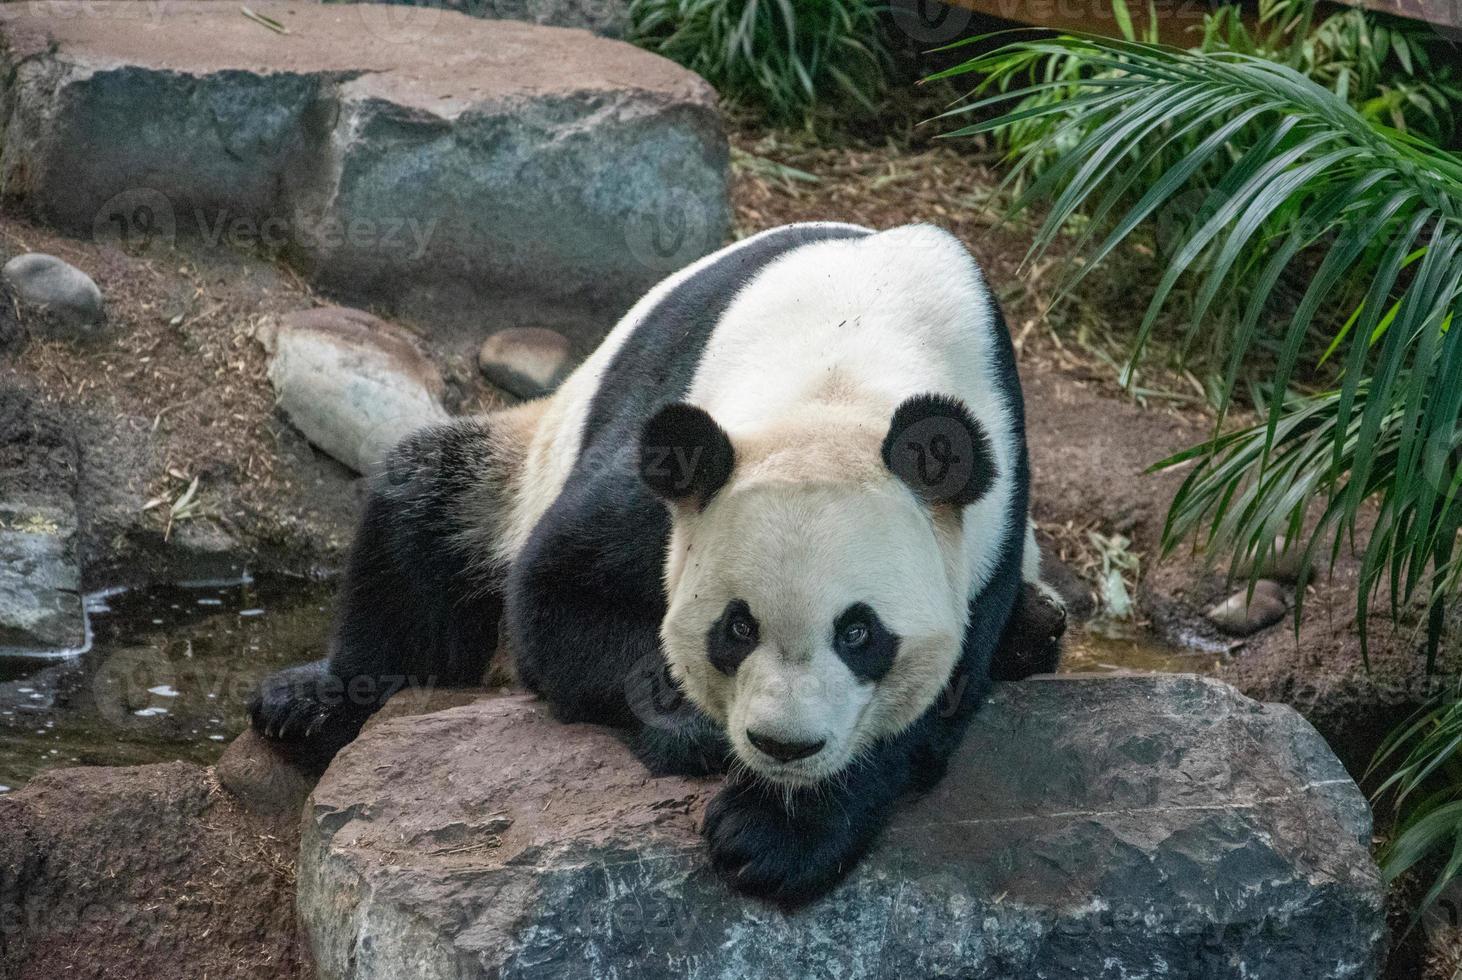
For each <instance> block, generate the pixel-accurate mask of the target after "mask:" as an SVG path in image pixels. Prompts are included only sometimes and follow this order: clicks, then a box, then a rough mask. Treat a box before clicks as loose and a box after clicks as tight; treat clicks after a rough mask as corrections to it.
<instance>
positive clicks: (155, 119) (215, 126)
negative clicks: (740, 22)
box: [0, 0, 729, 350]
mask: <svg viewBox="0 0 1462 980" xmlns="http://www.w3.org/2000/svg"><path fill="white" fill-rule="evenodd" d="M83 7H84V9H82V8H83ZM250 9H251V10H252V11H254V12H256V13H258V14H259V15H262V16H265V17H269V18H272V19H274V20H275V21H278V22H279V23H281V24H282V25H284V26H285V28H286V29H287V30H288V33H287V34H279V33H275V32H274V31H271V30H269V29H267V28H265V27H264V26H262V25H261V24H260V23H258V22H257V21H255V20H253V19H250V18H248V17H245V16H241V15H240V13H239V10H238V7H237V5H229V4H221V3H215V2H209V0H176V2H169V3H168V4H167V5H166V10H165V12H164V15H163V16H156V13H157V11H158V8H157V7H156V5H147V4H137V3H134V2H128V0H94V2H93V0H88V2H87V3H86V4H84V5H79V6H78V7H77V10H76V12H75V13H76V15H75V16H64V17H63V16H51V15H50V13H49V9H48V8H47V6H46V5H44V4H41V5H35V4H4V5H0V39H3V42H4V43H3V46H0V67H3V68H4V70H5V72H4V74H3V75H0V78H3V79H5V80H6V81H5V82H3V83H0V84H3V86H4V87H3V92H4V100H3V103H0V106H3V109H0V111H3V113H4V134H3V149H0V191H3V193H4V194H5V196H6V197H7V198H9V199H13V200H17V201H18V202H19V204H20V206H21V207H22V208H23V209H24V210H26V211H28V212H29V213H30V214H31V215H33V216H35V217H37V218H40V219H42V220H46V221H49V222H52V223H54V224H57V225H60V226H62V227H63V228H66V229H70V230H72V231H76V232H82V233H90V234H93V235H94V236H96V237H98V238H104V239H115V238H120V239H121V240H122V241H123V242H124V243H125V244H127V245H128V246H129V247H133V248H145V247H149V246H150V245H152V244H154V243H157V242H159V241H162V242H164V243H165V242H167V241H170V240H172V239H174V238H175V237H177V236H180V235H188V236H192V237H193V238H195V239H199V240H201V241H202V242H204V243H205V244H217V245H220V246H224V245H230V246H239V247H245V248H248V247H259V246H262V247H265V248H270V249H274V250H277V251H279V252H281V253H283V254H285V255H287V256H290V257H292V258H293V260H294V261H295V262H296V264H297V265H298V266H299V267H300V268H302V269H303V270H304V271H305V272H306V273H307V274H308V275H309V276H310V277H311V278H312V279H313V280H314V281H315V282H316V283H317V284H319V285H321V286H323V287H325V288H327V289H330V290H332V291H334V292H335V293H337V294H338V295H340V296H342V297H343V298H346V299H348V300H351V301H354V302H358V303H359V304H360V305H367V304H374V305H382V306H383V307H384V308H387V309H391V310H395V311H398V312H400V311H406V312H412V313H416V314H419V315H421V316H423V317H424V318H425V317H430V318H431V319H434V320H440V321H442V322H444V323H447V324H455V325H458V326H460V327H465V328H470V329H471V330H473V331H474V332H475V334H476V336H479V337H480V336H483V335H484V334H486V333H490V332H491V331H492V330H494V329H497V328H500V327H505V326H552V327H555V328H557V329H561V330H562V331H564V332H565V333H567V334H569V335H570V339H571V340H573V341H574V343H575V346H576V348H578V349H580V350H588V349H591V348H592V347H593V346H594V345H595V344H596V343H597V341H598V340H599V338H600V337H601V336H602V335H603V333H604V331H605V330H606V329H607V328H608V326H609V325H611V324H612V322H613V321H614V319H615V318H616V317H617V316H618V315H619V314H620V313H622V312H623V311H624V310H625V309H627V308H628V307H629V305H630V304H631V303H632V302H633V301H634V300H635V299H636V298H637V297H638V296H639V295H640V294H641V293H643V292H644V290H645V289H646V288H648V287H649V286H650V285H651V284H652V283H654V282H655V281H657V280H658V279H660V278H661V277H662V276H663V275H664V274H665V273H667V272H669V271H672V270H673V269H675V268H678V267H679V266H681V265H684V264H686V263H687V262H690V261H692V260H693V259H695V258H698V257H699V256H701V255H703V254H705V253H706V252H709V251H711V250H713V249H715V248H718V247H719V246H720V245H721V244H722V243H723V241H724V239H725V238H726V236H727V234H728V230H729V208H728V204H727V197H726V194H727V191H726V180H727V159H728V150H727V144H726V137H725V133H724V131H723V128H722V125H721V120H720V116H719V114H718V112H717V110H716V103H715V95H714V93H713V92H712V90H711V89H710V87H709V86H707V85H706V84H705V82H703V81H702V80H701V79H700V78H698V77H697V76H696V75H694V74H692V73H691V72H689V71H686V70H685V69H683V68H681V67H679V66H678V65H675V64H673V63H671V62H669V61H667V60H665V59H663V58H660V57H658V56H656V55H652V54H650V53H648V52H645V51H641V50H639V49H637V48H635V47H633V46H631V45H628V44H625V43H622V42H619V41H612V40H607V39H605V38H598V37H594V36H592V35H590V34H587V33H584V32H582V31H573V30H565V29H561V28H554V27H539V26H536V25H531V24H524V23H519V22H516V21H512V20H483V19H479V18H475V17H468V16H466V15H463V14H460V13H457V12H454V11H450V10H443V9H441V8H440V7H436V6H431V5H428V6H421V7H403V6H397V5H393V4H375V3H368V4H358V5H351V4H311V3H267V2H265V3H254V4H251V6H250ZM199 38H207V39H208V43H206V44H200V43H199Z"/></svg>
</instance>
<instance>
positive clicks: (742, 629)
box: [706, 599, 761, 677]
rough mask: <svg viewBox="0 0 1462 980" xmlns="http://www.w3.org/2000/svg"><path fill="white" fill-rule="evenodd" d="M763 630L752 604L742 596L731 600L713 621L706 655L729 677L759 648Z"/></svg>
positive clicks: (712, 663) (714, 665) (707, 639)
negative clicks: (752, 609) (750, 605)
mask: <svg viewBox="0 0 1462 980" xmlns="http://www.w3.org/2000/svg"><path fill="white" fill-rule="evenodd" d="M760 632H761V629H760V627H759V626H758V625H757V622H756V617H755V616H753V615H752V614H751V607H749V606H748V605H747V604H746V602H745V601H744V600H742V599H732V600H731V601H730V602H728V603H727V604H726V608H725V610H724V611H723V612H722V613H721V616H720V618H719V619H717V620H716V621H715V622H714V623H712V624H711V629H710V631H709V635H708V636H707V637H706V654H707V656H708V657H709V658H710V661H711V666H712V667H714V668H716V669H717V670H719V671H720V672H721V673H723V674H725V675H726V676H728V677H729V676H731V675H732V674H734V673H736V668H737V667H740V666H741V661H743V660H745V659H746V658H747V657H748V656H749V655H750V654H751V651H753V650H755V649H756V645H757V643H758V642H759V640H760Z"/></svg>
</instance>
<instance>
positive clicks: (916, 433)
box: [893, 416, 975, 500]
mask: <svg viewBox="0 0 1462 980" xmlns="http://www.w3.org/2000/svg"><path fill="white" fill-rule="evenodd" d="M893 461H894V466H895V469H896V472H897V473H898V476H899V477H900V478H901V479H903V480H904V481H905V482H907V483H909V484H910V485H911V486H914V487H916V488H918V489H919V490H920V491H922V492H923V493H925V494H926V495H927V496H928V497H930V498H931V499H936V500H937V499H942V498H945V497H949V496H952V495H955V494H957V493H958V492H959V491H960V490H961V489H962V488H963V487H965V486H967V485H968V484H969V482H970V478H971V476H972V475H973V473H974V468H975V447H974V444H973V443H972V442H971V440H970V433H969V430H968V429H966V428H965V427H964V425H962V424H961V423H960V422H959V421H958V420H957V419H951V418H941V417H939V416H933V417H930V418H925V419H920V420H919V421H917V422H915V423H914V424H912V425H910V426H909V427H908V428H906V429H904V431H903V432H901V433H899V434H898V437H897V440H896V442H895V443H894V454H893Z"/></svg>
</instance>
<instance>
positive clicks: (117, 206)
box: [91, 187, 178, 249]
mask: <svg viewBox="0 0 1462 980" xmlns="http://www.w3.org/2000/svg"><path fill="white" fill-rule="evenodd" d="M91 237H92V240H93V241H98V242H101V241H120V242H121V243H122V244H123V245H125V246H127V247H128V248H139V249H141V248H149V247H151V246H152V245H153V244H155V243H160V244H161V245H162V246H163V247H165V248H171V247H172V245H173V243H174V242H175V241H176V240H177V237H178V222H177V217H176V215H175V214H174V213H173V204H172V201H170V200H168V197H167V195H166V194H164V193H162V192H161V191H155V190H153V189H152V188H150V187H134V188H133V189H131V190H126V191H123V192H122V193H120V194H118V195H116V196H115V197H113V198H111V199H110V200H109V201H107V203H105V204H103V205H102V206H101V209H100V210H99V211H97V213H96V217H95V218H93V219H92V223H91Z"/></svg>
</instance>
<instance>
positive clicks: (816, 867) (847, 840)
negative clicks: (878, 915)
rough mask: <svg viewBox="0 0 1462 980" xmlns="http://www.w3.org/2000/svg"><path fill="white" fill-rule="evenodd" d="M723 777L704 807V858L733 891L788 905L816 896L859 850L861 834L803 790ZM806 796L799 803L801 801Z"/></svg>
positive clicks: (838, 876)
mask: <svg viewBox="0 0 1462 980" xmlns="http://www.w3.org/2000/svg"><path fill="white" fill-rule="evenodd" d="M803 795H804V794H802V793H801V791H797V792H796V793H794V796H793V799H792V800H791V802H792V804H793V805H792V807H791V809H790V811H789V810H788V808H787V807H786V806H785V805H784V803H783V797H782V794H781V793H780V792H779V791H777V790H775V789H772V788H769V787H766V786H763V785H757V784H751V783H748V782H741V781H734V782H729V783H728V784H727V785H726V787H725V788H724V789H723V790H722V791H721V792H720V794H719V795H717V796H716V798H715V799H714V800H712V801H711V805H710V807H709V808H708V809H707V810H706V823H705V828H704V834H705V838H706V843H707V845H709V847H710V851H711V866H712V867H713V868H715V869H716V871H717V872H718V873H719V874H720V875H721V876H722V877H723V878H724V879H725V880H726V882H727V883H728V884H730V885H731V887H733V888H735V889H736V890H737V891H739V892H742V893H744V894H747V895H752V896H754V897H756V898H763V899H767V900H769V901H772V902H776V903H777V904H778V905H781V906H783V907H785V908H795V907H797V906H800V905H805V904H806V903H808V902H810V901H812V900H813V899H816V898H820V897H821V896H822V895H824V894H826V893H827V892H828V891H829V890H830V889H831V888H832V887H833V886H834V885H836V884H837V883H838V882H839V881H840V880H842V878H843V876H844V875H846V874H847V873H848V872H849V871H850V870H852V868H853V865H855V864H856V863H857V861H858V859H859V858H860V857H861V856H862V853H863V851H864V850H866V846H867V845H866V840H864V839H861V838H862V837H863V835H859V834H856V833H855V832H854V828H853V827H852V826H851V825H850V824H849V823H848V822H847V821H846V820H845V819H844V820H839V819H836V818H833V816H832V814H830V813H828V812H827V811H826V809H825V808H824V807H822V806H819V805H817V802H816V801H815V800H814V799H813V798H812V796H811V795H810V794H807V795H806V798H805V799H798V797H801V796H803ZM804 803H805V804H807V805H806V806H803V805H802V804H804Z"/></svg>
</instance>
